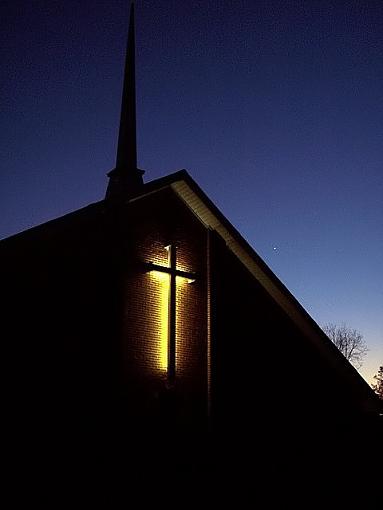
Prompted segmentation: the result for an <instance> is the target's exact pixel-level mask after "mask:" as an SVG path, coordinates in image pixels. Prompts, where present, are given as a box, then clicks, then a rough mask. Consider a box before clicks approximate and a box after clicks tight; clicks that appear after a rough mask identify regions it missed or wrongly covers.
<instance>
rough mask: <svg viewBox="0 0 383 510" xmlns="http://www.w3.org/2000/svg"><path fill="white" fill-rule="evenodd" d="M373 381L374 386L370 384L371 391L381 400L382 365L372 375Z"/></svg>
mask: <svg viewBox="0 0 383 510" xmlns="http://www.w3.org/2000/svg"><path fill="white" fill-rule="evenodd" d="M374 379H375V380H376V384H372V385H371V386H372V389H373V390H374V391H375V393H376V394H377V395H378V397H380V398H381V399H383V365H381V366H380V367H379V371H378V373H377V374H376V375H374Z"/></svg>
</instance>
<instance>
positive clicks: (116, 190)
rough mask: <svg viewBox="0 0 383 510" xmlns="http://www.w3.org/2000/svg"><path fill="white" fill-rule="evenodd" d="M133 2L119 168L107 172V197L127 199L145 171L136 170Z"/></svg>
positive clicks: (119, 141) (138, 184)
mask: <svg viewBox="0 0 383 510" xmlns="http://www.w3.org/2000/svg"><path fill="white" fill-rule="evenodd" d="M134 32H135V27H134V3H133V2H132V4H131V6H130V20H129V31H128V41H127V47H126V57H125V71H124V84H123V91H122V102H121V117H120V128H119V134H118V146H117V158H116V167H115V168H114V169H113V170H112V171H111V172H109V173H108V177H109V179H110V180H109V184H108V188H107V191H106V197H105V198H107V199H109V198H113V199H115V198H118V199H124V198H126V197H127V196H130V195H132V193H135V191H136V190H137V188H139V187H140V186H142V185H143V180H142V174H143V173H144V172H143V170H139V169H138V168H137V136H136V70H135V33H134Z"/></svg>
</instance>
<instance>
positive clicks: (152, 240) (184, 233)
mask: <svg viewBox="0 0 383 510" xmlns="http://www.w3.org/2000/svg"><path fill="white" fill-rule="evenodd" d="M128 221H129V224H130V226H131V229H130V231H129V238H130V239H129V244H128V247H127V253H126V257H127V264H126V267H127V270H126V272H125V274H124V277H123V278H124V288H125V292H124V304H123V308H124V311H123V316H124V318H123V325H122V348H123V360H124V361H123V363H124V367H123V371H124V377H125V381H126V390H127V392H128V394H129V395H130V398H131V400H134V406H135V409H139V411H138V414H141V416H146V417H147V419H150V420H152V421H153V420H154V422H155V421H156V420H165V421H167V417H164V415H163V414H164V413H163V409H161V406H162V405H163V404H162V403H161V402H162V400H163V399H165V400H166V399H167V398H168V396H166V394H167V393H169V392H171V393H172V394H173V396H172V397H171V398H173V399H174V400H175V405H174V409H173V411H174V412H175V413H176V415H177V416H176V417H175V418H174V416H173V417H172V419H174V420H175V422H174V424H176V428H177V427H178V429H179V430H178V432H180V431H181V430H182V429H183V428H184V429H185V430H186V429H188V430H190V429H191V428H194V429H195V430H197V429H198V428H201V427H202V428H203V427H206V414H207V296H206V289H207V285H206V263H207V262H206V249H207V233H206V229H205V228H204V227H203V226H202V225H201V223H200V222H199V221H198V220H197V219H196V218H195V217H194V215H193V214H192V213H191V212H190V211H189V210H188V209H187V208H186V206H185V205H184V204H183V203H182V202H181V201H180V200H179V199H178V198H177V197H176V196H175V195H174V193H173V192H172V191H171V190H163V191H161V192H159V193H156V194H153V195H151V196H149V197H145V198H144V199H143V200H141V201H140V200H137V201H135V202H133V203H132V204H131V206H130V210H129V219H128ZM169 244H172V245H176V246H177V269H180V270H183V271H188V272H193V273H195V281H194V282H193V283H188V282H187V281H186V280H185V279H182V278H179V277H177V285H176V382H175V386H174V388H172V389H170V390H169V389H168V388H167V329H168V324H167V320H168V309H167V303H168V291H169V276H168V275H167V274H164V273H159V272H146V271H145V267H144V266H142V263H144V264H145V263H146V264H147V263H150V262H152V263H155V264H158V265H162V266H167V265H168V252H167V251H166V249H165V247H166V246H167V245H169ZM132 393H134V395H132Z"/></svg>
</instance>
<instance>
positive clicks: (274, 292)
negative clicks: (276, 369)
mask: <svg viewBox="0 0 383 510" xmlns="http://www.w3.org/2000/svg"><path fill="white" fill-rule="evenodd" d="M164 188H171V189H172V190H173V192H174V193H175V194H176V195H177V196H178V197H179V199H180V200H182V201H183V202H184V203H185V205H186V206H187V207H188V208H189V209H190V210H191V211H192V212H193V213H194V215H195V216H196V217H197V218H198V219H199V220H200V221H201V222H202V223H203V225H204V226H205V227H206V228H208V229H210V230H212V231H215V232H217V233H218V235H219V236H220V237H221V238H222V239H223V240H224V241H225V243H226V246H227V247H228V248H229V249H230V250H231V251H232V252H233V253H234V254H235V256H236V257H237V258H238V259H239V260H240V261H241V263H242V264H243V265H244V266H245V267H246V268H247V269H248V270H249V272H250V273H251V274H252V275H253V277H254V278H255V279H256V280H257V281H258V282H259V283H260V284H261V285H262V287H263V288H264V289H265V290H266V291H267V292H268V294H269V295H270V296H271V297H272V298H273V299H274V301H275V302H276V303H277V304H278V305H279V306H280V307H281V308H282V309H283V310H284V312H285V313H286V314H287V315H288V316H289V317H290V319H291V320H292V321H293V323H294V324H295V325H296V326H297V327H298V328H299V329H300V330H301V331H302V333H303V334H304V335H305V336H306V338H308V339H309V341H310V342H311V343H312V345H313V346H314V348H316V350H317V352H318V353H319V354H320V355H321V356H322V357H323V358H324V359H325V360H326V361H327V363H328V364H329V365H330V366H331V367H332V368H333V369H334V370H336V371H337V372H338V373H339V374H341V375H342V376H343V378H345V380H346V381H347V382H348V383H349V384H350V386H351V388H352V389H353V390H354V393H355V395H356V396H357V398H358V399H359V402H360V406H361V408H362V409H363V410H364V411H365V412H372V413H381V412H382V407H383V406H382V405H381V402H380V400H379V398H378V397H377V395H376V394H375V393H374V391H373V390H372V388H371V387H370V386H369V385H368V383H367V382H366V381H365V380H364V379H363V377H362V376H361V375H360V374H359V373H358V371H357V370H356V369H355V368H354V367H353V366H352V365H351V363H349V361H348V360H347V359H346V358H345V357H344V356H343V354H342V353H341V352H340V351H339V350H338V349H337V347H335V345H334V344H333V343H332V342H331V340H330V339H329V338H328V337H327V335H326V334H325V333H324V332H323V330H322V329H321V328H320V327H319V325H318V324H317V323H316V322H315V321H314V320H313V318H312V317H311V316H310V315H309V314H308V312H307V311H306V310H305V309H304V308H303V306H302V305H301V304H300V303H299V301H298V300H297V299H296V298H295V297H294V296H293V295H292V294H291V292H290V291H289V290H288V289H287V288H286V287H285V285H284V284H283V283H282V282H281V281H280V280H279V278H278V277H277V276H276V275H275V274H274V273H273V271H272V270H271V269H270V268H269V267H268V266H267V264H266V263H265V262H264V261H263V260H262V259H261V257H260V256H259V255H258V254H257V253H256V252H255V250H254V249H253V248H252V247H251V246H250V244H249V243H248V242H247V241H246V240H245V239H244V238H243V237H242V235H241V234H240V233H239V232H238V230H237V229H236V228H235V227H234V226H233V225H232V224H231V223H230V222H229V221H228V219H227V218H226V217H225V216H224V215H223V214H222V213H221V211H220V210H219V209H218V208H217V206H216V205H215V204H214V203H213V202H212V201H211V200H210V198H209V197H208V196H207V195H206V194H205V192H204V191H202V189H201V188H200V187H199V186H198V184H197V183H196V182H195V181H194V179H192V177H191V176H190V175H189V173H188V172H187V171H186V170H179V171H178V172H175V173H172V174H169V175H166V176H165V177H161V178H159V179H156V180H154V181H150V182H148V183H146V184H144V185H143V186H142V187H141V188H140V191H139V192H138V194H137V195H135V196H134V197H132V198H131V199H130V200H128V203H131V202H135V201H136V200H141V199H143V198H145V197H147V196H148V195H150V194H152V193H158V192H159V191H161V190H162V189H164ZM105 206H107V202H106V201H105V200H101V201H99V202H94V203H92V204H89V205H88V206H86V207H84V208H81V209H78V210H76V211H73V212H71V213H68V214H66V215H64V216H60V217H58V218H54V219H53V220H50V221H48V222H46V223H42V224H40V225H37V226H35V227H32V228H30V229H27V230H24V231H23V232H19V233H17V234H15V235H12V236H10V237H8V238H5V239H2V240H0V247H3V246H4V247H6V246H7V245H9V244H10V243H13V242H17V241H22V240H25V239H28V238H29V237H30V236H33V234H34V233H37V232H39V231H41V230H42V229H45V228H47V227H49V226H52V227H53V226H54V225H64V224H65V222H66V221H69V220H74V219H75V218H76V217H79V218H83V217H85V216H88V215H92V216H93V215H94V214H95V213H96V212H102V211H103V210H104V207H105Z"/></svg>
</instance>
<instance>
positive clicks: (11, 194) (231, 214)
mask: <svg viewBox="0 0 383 510" xmlns="http://www.w3.org/2000/svg"><path fill="white" fill-rule="evenodd" d="M135 5H136V47H137V52H136V65H137V69H136V75H137V129H138V131H137V137H138V165H139V167H140V168H142V169H144V170H146V173H145V179H146V182H147V181H149V180H152V179H156V178H158V177H161V176H163V175H166V174H167V173H172V172H175V171H176V170H179V169H182V168H185V169H187V170H188V172H189V173H190V174H191V176H192V177H193V178H194V179H195V180H196V181H197V183H198V184H199V185H200V186H201V187H202V189H203V190H204V191H205V192H206V193H207V195H208V196H209V197H210V198H211V199H212V200H213V201H214V202H215V204H216V205H217V206H218V207H219V208H220V210H221V211H222V212H223V213H224V214H225V216H226V217H227V218H228V219H229V220H230V222H231V223H232V224H233V225H234V226H235V227H236V228H238V230H239V231H240V232H241V234H242V235H243V236H244V237H245V238H246V239H247V241H249V243H250V244H251V245H252V246H253V247H254V248H255V250H256V251H257V253H258V254H259V255H260V256H261V257H262V258H263V259H264V260H265V262H266V263H267V264H268V265H269V266H270V268H271V269H272V270H273V271H274V272H275V273H276V275H277V276H278V277H279V278H280V279H281V280H282V282H283V283H284V284H285V285H286V286H287V288H288V289H289V290H290V291H291V292H292V293H293V294H294V296H295V297H296V298H297V299H298V300H299V301H300V302H301V304H302V305H303V306H304V307H305V309H306V310H307V311H308V312H309V313H310V315H311V316H312V317H313V319H314V320H315V321H316V322H317V323H318V324H320V325H323V324H325V323H328V322H335V323H338V324H340V323H343V322H344V323H346V324H347V325H348V326H350V327H351V328H355V329H357V330H359V331H360V332H361V333H362V334H363V335H364V338H365V340H366V343H367V345H368V347H369V349H370V350H369V353H368V355H367V357H366V359H365V362H364V365H363V367H362V369H361V374H362V375H363V376H364V377H365V378H366V379H367V380H368V381H369V382H371V380H372V376H373V375H374V374H376V373H377V371H378V368H379V365H382V364H383V205H382V204H383V2H382V1H381V0H379V1H368V0H361V1H341V0H338V1H336V0H333V1H326V0H318V1H299V0H296V1H290V0H284V1H275V0H267V1H257V0H238V1H228V0H221V1H219V0H214V1H213V0H205V1H196V0H188V1H182V0H178V1H175V0H172V1H170V0H162V1H160V0H157V1H155V0H147V1H145V0H142V1H137V2H136V3H135ZM128 10H129V3H128V2H127V1H126V0H124V1H122V0H118V1H117V0H108V1H107V0H99V1H97V0H93V1H90V0H79V1H73V0H65V1H64V0H63V1H59V0H49V1H48V0H45V1H42V0H40V1H36V0H28V1H24V0H13V1H8V0H3V1H2V2H1V6H0V24H1V26H0V29H1V30H0V52H1V54H0V55H1V71H2V72H1V81H0V92H1V110H0V116H1V117H0V128H1V153H0V160H1V163H0V165H1V174H0V237H1V238H4V237H8V236H10V235H12V234H15V233H17V232H20V231H22V230H25V229H27V228H30V227H32V226H35V225H38V224H40V223H43V222H45V221H48V220H50V219H53V218H55V217H58V216H60V215H63V214H66V213H68V212H70V211H73V210H75V209H78V208H80V207H83V206H85V205H87V204H89V203H91V202H95V201H98V200H100V199H102V198H103V197H104V194H105V190H106V185H107V178H106V173H107V172H108V171H109V170H111V169H112V168H113V167H114V163H115V155H116V145H117V135H118V123H119V110H120V102H121V90H122V75H123V63H124V54H125V44H126V34H127V26H128ZM260 362H261V363H268V364H269V365H270V376H272V374H273V360H272V359H270V360H260Z"/></svg>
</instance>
